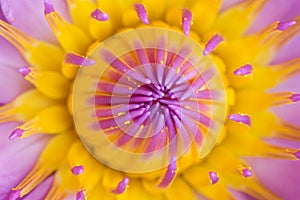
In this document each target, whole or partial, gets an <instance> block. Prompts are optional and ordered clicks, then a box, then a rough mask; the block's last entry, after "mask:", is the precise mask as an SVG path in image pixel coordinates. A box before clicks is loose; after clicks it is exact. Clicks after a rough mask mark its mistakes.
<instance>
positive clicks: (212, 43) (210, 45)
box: [203, 34, 224, 56]
mask: <svg viewBox="0 0 300 200" xmlns="http://www.w3.org/2000/svg"><path fill="white" fill-rule="evenodd" d="M222 41H224V38H223V37H222V36H221V35H219V34H215V35H214V36H213V37H212V38H211V39H210V40H209V41H208V42H207V43H206V46H205V49H204V50H203V55H204V56H206V55H208V54H210V53H211V52H212V51H213V50H215V48H216V47H217V46H218V45H219V44H220V43H221V42H222Z"/></svg>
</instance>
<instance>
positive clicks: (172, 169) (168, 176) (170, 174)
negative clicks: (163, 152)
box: [158, 159, 177, 188]
mask: <svg viewBox="0 0 300 200" xmlns="http://www.w3.org/2000/svg"><path fill="white" fill-rule="evenodd" d="M176 171H177V166H176V160H175V159H173V161H171V162H170V164H169V165H168V169H167V171H166V173H165V176H164V177H163V179H162V180H161V182H160V183H159V185H158V187H160V188H167V187H168V186H169V185H170V184H171V182H172V181H173V180H174V178H175V175H176Z"/></svg>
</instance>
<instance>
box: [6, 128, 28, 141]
mask: <svg viewBox="0 0 300 200" xmlns="http://www.w3.org/2000/svg"><path fill="white" fill-rule="evenodd" d="M23 132H24V130H22V129H20V128H16V129H15V130H13V132H12V133H11V134H10V136H9V137H8V139H10V140H13V139H15V138H17V137H21V136H22V134H23Z"/></svg>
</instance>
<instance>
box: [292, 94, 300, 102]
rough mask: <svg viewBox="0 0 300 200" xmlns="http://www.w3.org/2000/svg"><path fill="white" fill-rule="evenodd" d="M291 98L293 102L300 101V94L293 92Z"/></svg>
mask: <svg viewBox="0 0 300 200" xmlns="http://www.w3.org/2000/svg"><path fill="white" fill-rule="evenodd" d="M290 99H291V100H292V101H293V102H298V101H300V94H293V95H291V96H290Z"/></svg>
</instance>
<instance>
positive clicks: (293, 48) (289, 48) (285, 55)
mask: <svg viewBox="0 0 300 200" xmlns="http://www.w3.org/2000/svg"><path fill="white" fill-rule="evenodd" d="M299 15H300V13H299ZM299 46H300V33H298V34H297V35H296V36H295V37H293V38H292V39H291V40H290V41H289V42H288V43H287V44H286V45H284V46H283V47H282V48H281V49H280V51H279V52H278V53H277V55H276V57H275V58H274V60H273V61H272V63H274V64H275V63H281V62H285V61H288V60H291V59H294V58H297V57H300V51H299ZM298 83H299V82H298Z"/></svg>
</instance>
